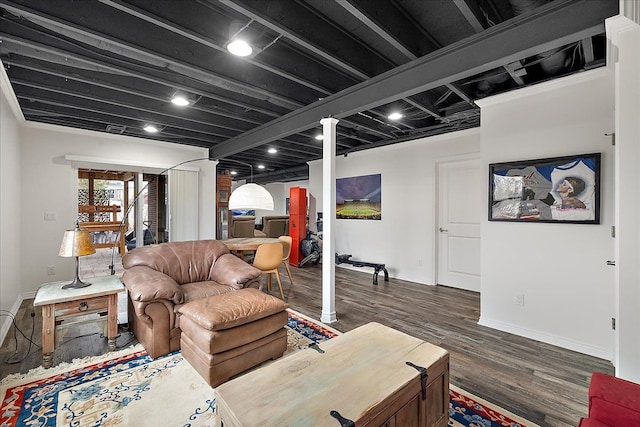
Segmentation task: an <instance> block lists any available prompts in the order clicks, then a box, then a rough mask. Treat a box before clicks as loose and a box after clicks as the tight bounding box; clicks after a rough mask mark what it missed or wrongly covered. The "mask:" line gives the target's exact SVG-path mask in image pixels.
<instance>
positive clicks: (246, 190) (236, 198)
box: [229, 182, 273, 211]
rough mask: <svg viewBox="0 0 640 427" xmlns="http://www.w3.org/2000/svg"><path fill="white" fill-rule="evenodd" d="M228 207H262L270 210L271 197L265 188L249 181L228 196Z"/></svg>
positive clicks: (271, 206)
mask: <svg viewBox="0 0 640 427" xmlns="http://www.w3.org/2000/svg"><path fill="white" fill-rule="evenodd" d="M229 209H263V210H266V211H272V210H273V197H271V194H270V193H269V192H268V191H267V189H266V188H264V187H262V186H261V185H258V184H254V183H253V182H251V183H249V184H244V185H241V186H240V187H238V188H236V189H235V190H233V192H232V193H231V196H230V197H229Z"/></svg>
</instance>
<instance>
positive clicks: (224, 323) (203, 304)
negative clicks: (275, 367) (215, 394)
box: [179, 288, 288, 387]
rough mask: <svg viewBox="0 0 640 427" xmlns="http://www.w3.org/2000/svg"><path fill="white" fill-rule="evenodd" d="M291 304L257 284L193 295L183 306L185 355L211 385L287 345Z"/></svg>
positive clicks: (277, 354)
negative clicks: (203, 294) (289, 305)
mask: <svg viewBox="0 0 640 427" xmlns="http://www.w3.org/2000/svg"><path fill="white" fill-rule="evenodd" d="M287 307H288V306H287V304H285V303H284V302H283V301H282V300H280V299H278V298H276V297H274V296H271V295H269V294H265V293H264V292H262V291H259V290H257V289H253V288H245V289H240V290H238V291H235V292H229V293H225V294H221V295H214V296H210V297H207V298H202V299H198V300H195V301H191V302H189V303H187V304H185V305H183V306H182V307H180V309H179V312H180V313H181V314H182V316H181V317H180V329H182V335H181V337H180V346H181V350H182V355H183V357H184V358H185V359H186V360H187V361H188V362H189V363H190V364H191V366H193V367H194V368H195V370H196V371H198V373H199V374H200V375H202V377H203V378H204V379H205V380H206V381H207V383H208V384H209V385H210V386H211V387H215V386H217V385H219V384H222V383H223V382H225V381H227V380H228V379H229V378H231V377H232V376H234V375H236V374H239V373H240V372H243V371H245V370H247V369H249V368H251V367H254V366H256V365H258V364H260V363H262V362H264V361H266V360H268V359H277V358H278V357H280V356H282V354H283V353H284V351H285V350H286V349H287V332H286V329H285V328H284V326H285V325H286V324H287V317H288V316H287V311H286V308H287Z"/></svg>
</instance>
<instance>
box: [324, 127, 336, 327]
mask: <svg viewBox="0 0 640 427" xmlns="http://www.w3.org/2000/svg"><path fill="white" fill-rule="evenodd" d="M320 123H321V124H322V314H321V316H320V320H321V321H322V322H324V323H333V322H336V321H337V320H338V319H337V317H336V259H335V250H336V243H335V239H334V238H333V230H334V224H335V222H336V177H335V173H336V126H337V124H338V120H337V119H333V118H324V119H322V120H320Z"/></svg>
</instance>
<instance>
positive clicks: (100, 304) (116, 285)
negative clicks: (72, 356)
mask: <svg viewBox="0 0 640 427" xmlns="http://www.w3.org/2000/svg"><path fill="white" fill-rule="evenodd" d="M87 282H89V283H91V286H87V287H86V288H79V289H62V286H64V285H66V284H67V283H69V281H68V280H66V281H63V282H52V283H45V284H43V285H42V286H40V288H39V289H38V292H37V293H36V298H35V300H34V301H33V306H34V307H38V306H42V366H44V367H45V368H50V367H51V365H52V362H53V352H54V350H55V344H56V332H55V331H56V330H61V329H67V328H69V327H70V326H73V325H77V324H81V323H86V322H95V321H96V320H102V319H104V316H105V315H106V316H107V342H108V345H109V350H110V351H113V350H115V349H116V336H117V335H118V295H117V294H118V292H122V291H124V286H123V285H122V282H121V281H120V278H119V277H118V276H104V277H94V278H92V279H89V280H87Z"/></svg>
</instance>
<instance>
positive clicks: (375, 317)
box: [0, 266, 613, 426]
mask: <svg viewBox="0 0 640 427" xmlns="http://www.w3.org/2000/svg"><path fill="white" fill-rule="evenodd" d="M281 270H282V271H283V272H284V269H281ZM292 273H293V275H294V282H295V285H294V286H293V287H291V285H290V284H289V279H288V277H287V276H286V273H285V274H283V275H282V280H283V287H284V288H285V294H286V299H287V301H288V303H289V306H290V307H291V308H292V309H294V310H297V311H299V312H301V313H303V314H306V315H308V316H310V317H313V318H315V319H319V318H320V313H321V310H322V295H321V292H322V280H321V268H320V266H308V267H307V266H305V267H304V268H300V269H296V268H292ZM371 282H372V275H371V273H360V272H354V271H350V270H346V269H343V268H337V269H336V284H335V287H336V311H337V315H338V321H337V322H336V323H333V324H331V326H332V327H334V328H335V329H338V330H340V331H343V332H346V331H349V330H351V329H354V328H356V327H358V326H361V325H363V324H365V323H368V322H379V323H381V324H384V325H387V326H390V327H393V328H395V329H398V330H400V331H403V332H405V333H407V334H409V335H413V336H415V337H418V338H420V339H423V340H425V341H429V342H431V343H433V344H436V345H439V346H441V347H443V348H445V349H447V350H448V351H449V352H450V357H451V383H452V384H455V385H457V386H459V387H461V388H463V389H465V390H467V391H469V392H471V393H473V394H475V395H477V396H480V397H482V398H484V399H486V400H488V401H491V402H495V403H497V404H498V405H500V406H502V407H503V408H505V409H507V410H509V411H511V412H513V413H515V414H517V415H520V416H522V417H524V418H526V419H528V420H530V421H532V422H535V423H537V424H539V425H541V426H576V425H577V424H578V421H579V419H580V417H581V416H584V415H586V413H587V389H588V385H589V380H590V378H591V374H592V372H594V371H600V372H607V373H613V366H612V365H611V363H610V362H608V361H605V360H602V359H597V358H594V357H590V356H586V355H583V354H580V353H576V352H573V351H569V350H564V349H561V348H558V347H555V346H552V345H548V344H544V343H541V342H538V341H533V340H530V339H526V338H522V337H519V336H516V335H511V334H508V333H505V332H500V331H497V330H494V329H490V328H486V327H482V326H479V325H478V324H477V321H478V318H479V311H480V296H479V294H478V293H475V292H469V291H463V290H459V289H454V288H448V287H443V286H425V285H419V284H416V283H412V282H406V281H402V280H397V279H393V278H391V279H390V281H389V282H384V281H383V280H382V277H380V278H379V280H378V282H379V285H378V286H374V285H372V283H371ZM272 294H273V295H276V296H279V291H278V288H277V286H275V287H274V289H273V290H272ZM32 302H33V301H32V300H27V301H25V302H24V303H23V305H22V307H21V309H20V310H19V312H18V314H17V316H16V323H17V325H18V326H19V328H20V329H21V330H22V331H23V332H24V333H25V335H26V336H30V335H31V333H32V331H33V341H34V342H35V343H36V344H38V345H39V344H40V340H41V329H42V324H41V315H40V310H39V309H36V310H35V317H33V318H32V317H31V312H32V305H31V304H32ZM32 322H33V323H32ZM32 325H33V326H32ZM83 328H85V329H80V328H78V329H76V330H71V331H69V333H68V334H67V336H66V337H65V339H64V340H63V344H62V345H60V346H59V347H58V348H57V349H56V353H55V357H54V363H56V364H57V363H59V362H61V361H71V360H72V359H73V358H77V357H84V356H92V355H98V354H102V353H103V352H106V350H107V344H106V340H105V339H104V338H102V337H101V335H100V333H99V331H97V328H95V327H92V326H91V325H88V326H84V327H83ZM92 328H93V329H92ZM121 332H122V333H121V336H120V337H119V338H118V341H117V345H118V346H119V347H126V346H128V345H130V344H131V343H132V342H135V339H134V338H133V337H132V336H131V334H130V333H129V332H126V330H122V331H121ZM13 333H14V332H13V328H12V330H11V331H10V332H9V334H8V335H7V339H5V341H4V343H3V344H2V347H1V348H0V358H1V361H2V365H1V366H0V377H2V378H4V377H5V376H6V375H8V374H10V373H13V372H27V371H28V370H29V369H31V368H34V367H37V366H39V365H40V364H41V351H40V348H39V347H35V346H34V345H32V346H31V352H30V353H29V355H28V356H27V357H26V358H24V360H22V361H21V362H20V363H16V364H6V363H5V360H7V359H8V358H9V357H10V356H12V354H13V353H14V350H15V344H14V340H13ZM86 334H88V335H86ZM85 335H86V336H85ZM74 337H78V338H74ZM132 340H133V341H132ZM17 341H18V352H17V355H16V356H14V357H13V358H12V359H20V358H23V357H24V355H25V354H26V352H27V349H28V341H27V340H26V339H25V338H24V337H22V336H21V335H20V334H19V333H18V338H17Z"/></svg>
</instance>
